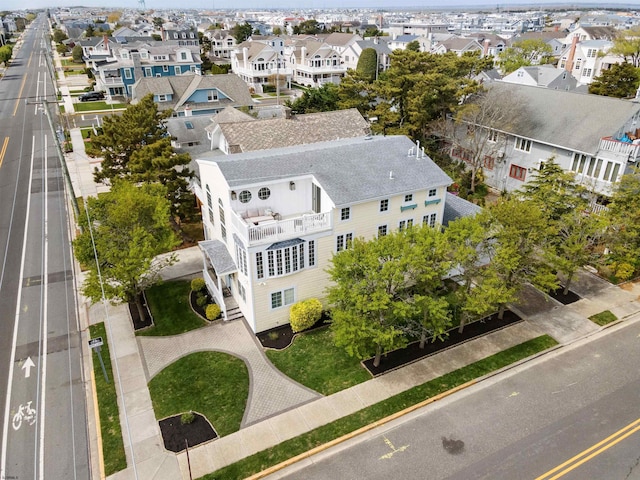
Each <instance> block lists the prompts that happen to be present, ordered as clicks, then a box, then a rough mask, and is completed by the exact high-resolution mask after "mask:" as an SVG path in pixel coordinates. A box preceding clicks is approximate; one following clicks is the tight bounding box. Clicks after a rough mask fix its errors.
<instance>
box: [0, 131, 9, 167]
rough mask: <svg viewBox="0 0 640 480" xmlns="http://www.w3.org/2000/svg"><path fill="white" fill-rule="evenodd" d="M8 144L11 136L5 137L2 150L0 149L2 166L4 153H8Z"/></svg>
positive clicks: (0, 164)
mask: <svg viewBox="0 0 640 480" xmlns="http://www.w3.org/2000/svg"><path fill="white" fill-rule="evenodd" d="M7 145H9V137H4V143H3V144H2V150H0V167H1V166H2V162H3V160H4V155H5V154H6V153H7Z"/></svg>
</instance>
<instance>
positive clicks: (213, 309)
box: [205, 303, 221, 321]
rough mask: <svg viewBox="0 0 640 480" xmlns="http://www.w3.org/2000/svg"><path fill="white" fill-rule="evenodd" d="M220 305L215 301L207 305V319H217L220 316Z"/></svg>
mask: <svg viewBox="0 0 640 480" xmlns="http://www.w3.org/2000/svg"><path fill="white" fill-rule="evenodd" d="M220 312H221V310H220V307H219V306H218V305H217V304H215V303H210V304H209V305H207V309H206V310H205V314H206V316H207V320H209V321H211V320H215V319H216V318H218V317H219V316H220Z"/></svg>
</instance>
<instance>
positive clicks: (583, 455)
mask: <svg viewBox="0 0 640 480" xmlns="http://www.w3.org/2000/svg"><path fill="white" fill-rule="evenodd" d="M637 431H640V418H639V419H637V420H635V421H633V422H631V423H630V424H629V425H627V426H625V427H623V428H621V429H620V430H618V431H617V432H615V433H613V434H611V435H609V436H608V437H607V438H605V439H604V440H601V441H599V442H598V443H596V444H595V445H592V446H591V447H589V448H587V449H586V450H584V451H582V452H580V453H579V454H577V455H575V456H574V457H571V458H570V459H569V460H567V461H566V462H564V463H562V464H560V465H558V466H557V467H555V468H554V469H552V470H549V471H548V472H547V473H545V474H543V475H540V476H539V477H537V478H536V479H535V480H555V479H558V478H560V477H563V476H564V475H566V474H567V473H569V472H570V471H572V470H574V469H576V468H578V467H579V466H580V465H582V464H583V463H585V462H588V461H589V460H591V459H592V458H594V457H596V456H598V455H600V454H601V453H602V452H604V451H606V450H608V449H609V448H611V447H613V446H614V445H616V444H618V443H620V442H621V441H622V440H624V439H625V438H627V437H629V436H631V435H633V434H634V433H636V432H637ZM556 472H558V473H557V474H556V475H554V476H553V477H550V475H553V474H554V473H556Z"/></svg>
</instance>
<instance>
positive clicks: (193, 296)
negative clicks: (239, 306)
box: [189, 290, 214, 320]
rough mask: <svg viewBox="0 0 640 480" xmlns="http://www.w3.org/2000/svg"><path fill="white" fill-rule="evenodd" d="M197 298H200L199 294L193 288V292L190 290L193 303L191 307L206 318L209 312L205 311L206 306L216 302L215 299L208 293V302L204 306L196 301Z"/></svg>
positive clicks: (190, 300)
mask: <svg viewBox="0 0 640 480" xmlns="http://www.w3.org/2000/svg"><path fill="white" fill-rule="evenodd" d="M197 298H198V294H197V293H196V292H194V291H193V290H191V292H189V303H190V304H191V309H192V310H193V311H194V312H196V313H197V314H198V315H200V316H201V317H202V318H204V319H205V320H206V319H207V312H206V311H205V308H206V307H207V305H209V304H210V303H214V301H213V300H212V299H211V296H210V295H209V294H208V293H207V298H208V300H207V303H205V304H204V307H201V306H200V305H198V304H197V303H196V300H197Z"/></svg>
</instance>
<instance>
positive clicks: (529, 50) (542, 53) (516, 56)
mask: <svg viewBox="0 0 640 480" xmlns="http://www.w3.org/2000/svg"><path fill="white" fill-rule="evenodd" d="M552 52H553V49H552V48H551V45H549V44H548V43H547V42H545V41H544V40H542V39H538V38H535V39H526V40H520V41H518V42H515V43H514V44H513V46H512V47H509V48H507V49H506V50H505V51H504V52H502V53H501V54H500V55H499V56H498V65H499V66H500V69H501V70H502V73H504V74H505V75H507V74H509V73H511V72H514V71H516V70H517V69H519V68H520V67H528V66H530V65H542V64H545V63H549V62H550V61H551V59H552V56H551V54H552Z"/></svg>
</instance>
